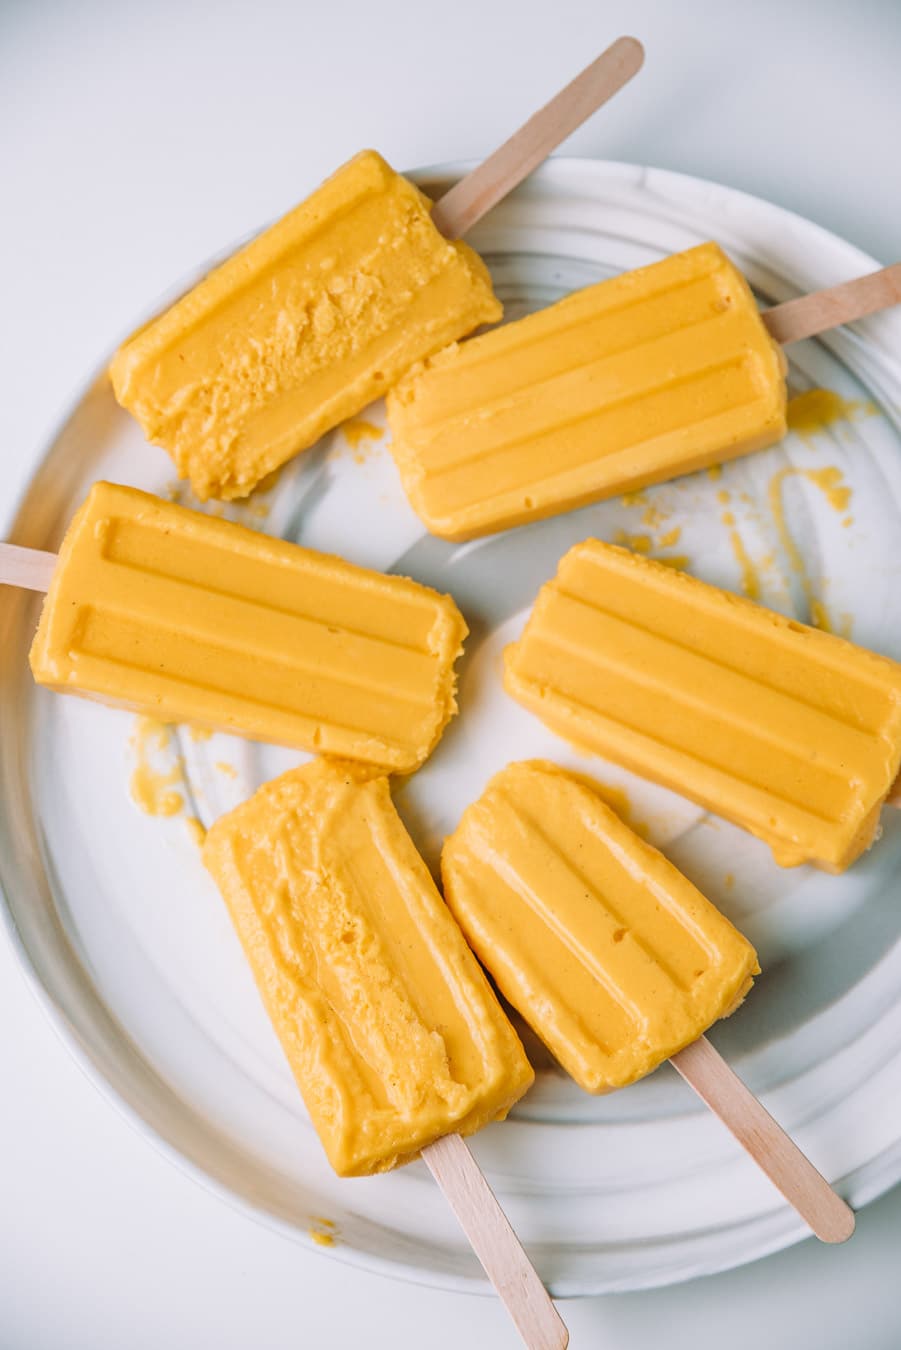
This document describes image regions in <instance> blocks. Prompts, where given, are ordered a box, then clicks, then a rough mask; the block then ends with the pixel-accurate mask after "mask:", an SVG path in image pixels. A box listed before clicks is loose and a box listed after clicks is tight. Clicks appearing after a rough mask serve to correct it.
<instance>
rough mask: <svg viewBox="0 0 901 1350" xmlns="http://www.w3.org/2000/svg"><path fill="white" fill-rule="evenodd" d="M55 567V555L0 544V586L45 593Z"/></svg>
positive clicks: (38, 550) (39, 550) (37, 549)
mask: <svg viewBox="0 0 901 1350" xmlns="http://www.w3.org/2000/svg"><path fill="white" fill-rule="evenodd" d="M55 567H56V554H55V553H44V552H42V551H41V549H39V548H21V547H20V546H19V545H18V544H0V586H22V587H24V589H25V590H27V591H46V590H48V589H49V587H50V578H51V577H52V576H53V569H54V568H55Z"/></svg>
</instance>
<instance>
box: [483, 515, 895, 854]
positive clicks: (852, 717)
mask: <svg viewBox="0 0 901 1350" xmlns="http://www.w3.org/2000/svg"><path fill="white" fill-rule="evenodd" d="M505 685H506V688H507V690H508V692H509V693H511V694H512V695H513V697H514V698H516V699H518V700H519V701H520V702H521V703H523V704H524V705H525V706H526V707H528V708H531V709H532V711H534V712H536V713H537V714H538V716H539V717H541V718H542V720H544V721H545V722H546V723H547V724H548V725H549V726H551V727H552V728H553V729H554V730H556V731H558V732H560V733H561V734H562V735H564V736H566V737H567V738H568V739H571V740H574V741H577V742H580V743H582V744H584V745H586V746H588V747H590V748H592V749H594V750H595V751H597V752H598V753H600V754H602V755H606V756H608V757H609V758H611V759H613V760H615V761H616V762H618V763H621V764H624V765H625V766H626V767H628V768H631V769H633V770H634V771H635V772H637V773H640V774H643V775H644V776H645V777H648V778H652V779H654V780H655V781H657V782H661V783H663V784H664V785H666V786H668V787H671V788H674V789H675V790H676V791H679V792H681V793H682V794H683V795H685V796H688V797H690V798H692V799H693V800H695V801H697V802H699V803H700V804H701V805H703V806H706V807H707V808H708V809H709V810H711V811H713V812H715V813H716V814H719V815H722V816H725V817H726V818H727V819H730V820H733V821H735V823H737V824H740V825H743V826H744V827H745V828H746V829H748V830H750V831H751V832H752V833H754V834H757V835H758V836H759V837H761V838H762V839H764V840H765V841H766V842H767V843H768V844H769V845H770V846H771V848H772V849H773V852H774V854H775V856H776V858H777V860H778V861H779V862H780V863H782V864H783V865H785V866H792V865H795V864H797V863H799V862H803V861H805V860H806V861H814V862H817V863H818V864H819V865H821V866H823V867H826V868H828V869H831V870H842V869H843V868H844V867H846V866H848V865H849V863H850V862H852V861H853V859H854V858H855V857H856V856H857V855H858V854H859V853H860V852H861V851H862V850H863V849H864V848H866V847H867V846H868V845H869V843H870V842H871V841H872V838H873V836H874V834H875V831H876V827H877V820H878V812H879V807H880V805H881V803H882V801H883V800H884V798H885V796H886V794H887V793H888V791H889V789H890V787H891V785H892V783H893V782H894V781H895V778H896V777H897V774H898V769H899V763H901V667H899V666H898V665H897V664H896V663H895V662H892V661H890V660H888V659H887V658H885V657H881V656H878V655H876V654H874V653H872V652H868V651H865V650H863V649H862V648H859V647H855V646H854V645H853V644H851V643H849V642H845V641H844V640H843V639H841V638H838V637H834V636H833V635H831V634H827V633H823V632H820V631H819V630H818V629H814V628H809V627H806V626H805V625H803V624H800V623H797V622H796V621H795V620H793V619H788V618H785V617H784V616H783V615H781V614H776V613H774V612H772V611H769V610H766V609H764V608H762V607H761V606H759V605H755V604H753V603H752V602H751V601H748V600H746V599H744V598H743V597H740V596H735V595H731V594H729V593H728V592H724V591H720V590H718V589H717V588H715V587H712V586H708V585H706V584H705V583H703V582H701V581H698V580H696V579H695V578H693V577H689V576H686V575H682V574H678V573H674V572H673V571H672V569H670V568H666V567H663V566H662V565H660V564H658V563H655V562H653V561H651V560H649V559H646V558H643V557H640V556H639V555H637V554H632V553H630V552H628V551H627V550H625V549H620V548H616V547H614V546H611V545H608V544H603V543H601V542H600V541H598V540H588V541H586V542H585V543H583V544H578V545H576V546H575V547H574V548H573V549H571V550H570V551H569V553H567V554H566V555H565V557H564V558H563V559H562V561H561V563H560V567H559V569H558V573H557V576H556V578H554V580H552V581H550V582H549V583H547V584H546V585H545V586H544V587H542V590H541V591H540V593H539V596H538V599H537V601H536V604H535V607H534V609H533V612H532V615H531V617H530V619H529V621H528V623H527V625H526V628H525V631H524V633H523V635H522V637H521V639H520V640H519V642H518V643H515V644H513V645H512V646H511V647H510V648H508V651H507V653H506V667H505Z"/></svg>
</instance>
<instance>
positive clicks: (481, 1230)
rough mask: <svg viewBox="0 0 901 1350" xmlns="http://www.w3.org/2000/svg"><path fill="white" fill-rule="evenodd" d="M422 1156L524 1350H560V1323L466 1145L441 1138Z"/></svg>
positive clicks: (564, 1340)
mask: <svg viewBox="0 0 901 1350" xmlns="http://www.w3.org/2000/svg"><path fill="white" fill-rule="evenodd" d="M422 1158H423V1162H424V1163H425V1164H426V1166H427V1167H428V1169H429V1171H430V1172H431V1173H432V1176H433V1177H434V1178H435V1180H436V1181H437V1183H438V1185H439V1186H440V1188H441V1190H442V1191H443V1192H444V1196H445V1199H446V1200H447V1202H448V1204H449V1205H450V1207H451V1209H452V1210H453V1212H454V1214H455V1215H456V1217H457V1221H458V1223H459V1224H460V1227H461V1228H462V1229H463V1232H464V1233H465V1234H466V1236H467V1238H468V1239H469V1242H470V1245H471V1247H472V1249H473V1251H474V1252H475V1254H476V1256H477V1257H478V1258H479V1261H480V1262H481V1264H482V1269H483V1270H484V1271H485V1274H486V1275H487V1276H488V1278H489V1280H490V1281H491V1283H492V1284H493V1285H494V1287H495V1289H496V1291H497V1293H498V1295H499V1296H500V1298H501V1301H502V1302H503V1304H504V1306H505V1307H506V1309H507V1311H508V1312H509V1314H510V1316H511V1318H512V1319H513V1322H514V1324H515V1326H516V1329H517V1331H518V1332H519V1334H520V1336H521V1337H522V1339H523V1341H524V1342H525V1344H526V1345H527V1346H528V1347H529V1350H566V1347H567V1346H568V1345H569V1331H568V1330H567V1328H566V1324H565V1323H564V1321H563V1319H562V1318H561V1316H560V1314H559V1313H558V1312H557V1309H556V1308H555V1307H554V1304H553V1302H552V1300H551V1296H550V1294H548V1292H547V1290H546V1289H545V1287H544V1285H543V1284H542V1283H541V1280H540V1278H539V1276H538V1273H537V1271H536V1270H535V1267H534V1266H533V1265H532V1263H531V1262H530V1260H529V1258H528V1256H527V1255H526V1253H525V1251H524V1250H523V1248H522V1245H521V1244H520V1241H519V1239H518V1238H517V1236H516V1234H515V1233H514V1231H513V1229H512V1228H511V1227H510V1223H509V1221H508V1219H507V1216H506V1215H505V1213H504V1211H503V1210H502V1209H501V1207H500V1204H499V1203H498V1200H497V1197H496V1196H495V1194H494V1192H493V1191H492V1189H491V1187H490V1186H489V1185H488V1182H487V1181H486V1180H485V1178H484V1176H483V1175H482V1171H481V1169H480V1167H479V1165H478V1163H477V1162H476V1160H475V1158H474V1157H473V1156H472V1154H471V1153H470V1151H469V1148H468V1146H467V1144H466V1142H465V1141H464V1140H463V1139H461V1137H460V1136H459V1135H458V1134H448V1135H444V1137H443V1138H441V1139H438V1140H436V1141H435V1143H434V1144H429V1146H428V1147H427V1148H424V1149H423V1151H422Z"/></svg>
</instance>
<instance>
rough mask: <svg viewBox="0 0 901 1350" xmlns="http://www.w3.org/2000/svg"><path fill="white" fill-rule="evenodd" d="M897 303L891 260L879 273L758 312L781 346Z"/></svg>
mask: <svg viewBox="0 0 901 1350" xmlns="http://www.w3.org/2000/svg"><path fill="white" fill-rule="evenodd" d="M899 302H901V263H892V265H891V267H883V268H882V270H881V271H880V272H870V273H869V274H868V275H867V276H865V277H857V278H856V279H855V280H854V281H845V282H843V283H842V285H841V286H830V287H829V288H828V290H825V291H812V292H811V293H810V295H802V296H800V297H799V298H798V299H797V300H787V301H786V302H785V304H784V305H775V306H774V307H773V308H772V309H767V310H765V311H764V312H763V314H762V315H761V318H762V319H763V322H764V325H765V326H766V329H767V331H768V332H769V334H770V336H771V337H774V338H775V339H776V341H777V342H781V343H782V344H783V346H784V345H785V344H786V343H788V342H800V341H801V339H802V338H808V337H815V336H816V334H817V333H825V332H826V331H827V329H829V328H838V327H840V325H841V324H843V323H853V322H854V320H855V319H863V318H865V316H866V315H867V314H875V313H876V312H877V310H880V309H888V308H889V307H890V306H891V305H897V304H898V303H899Z"/></svg>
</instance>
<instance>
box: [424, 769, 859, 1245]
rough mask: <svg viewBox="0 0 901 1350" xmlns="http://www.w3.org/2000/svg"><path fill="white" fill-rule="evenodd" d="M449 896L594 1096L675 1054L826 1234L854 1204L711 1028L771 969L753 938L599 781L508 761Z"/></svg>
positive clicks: (448, 862)
mask: <svg viewBox="0 0 901 1350" xmlns="http://www.w3.org/2000/svg"><path fill="white" fill-rule="evenodd" d="M441 874H442V878H443V882H444V891H445V895H446V897H447V902H448V904H449V906H450V908H451V909H452V911H453V913H454V914H455V916H456V918H457V919H458V921H459V923H460V926H461V927H462V929H463V931H464V933H465V934H466V936H467V938H468V939H469V942H470V944H471V945H472V947H473V949H474V950H475V952H476V954H477V955H478V956H479V958H480V959H481V961H482V963H483V965H484V966H485V967H486V969H487V970H488V971H489V973H490V974H491V975H492V976H493V977H494V979H495V980H496V982H497V984H498V987H499V988H500V989H501V991H502V992H503V993H504V994H505V995H506V997H507V998H508V999H509V1000H510V1002H511V1003H512V1004H513V1005H514V1007H516V1008H517V1009H518V1011H519V1012H520V1013H521V1014H522V1016H523V1017H524V1018H525V1019H526V1021H527V1022H528V1023H529V1024H530V1026H532V1028H533V1029H534V1030H535V1031H536V1032H537V1034H538V1035H539V1036H540V1037H541V1039H542V1040H543V1041H544V1042H545V1043H546V1044H547V1046H548V1048H549V1049H550V1050H551V1051H552V1052H553V1054H555V1055H556V1056H557V1058H558V1060H559V1061H560V1063H561V1064H562V1065H563V1067H564V1068H565V1069H567V1070H568V1072H569V1073H570V1074H572V1076H573V1077H574V1078H575V1080H576V1082H578V1083H579V1084H580V1085H581V1086H582V1087H583V1088H585V1089H586V1090H587V1091H589V1092H607V1091H609V1090H611V1089H614V1088H618V1087H625V1086H626V1085H627V1084H629V1083H633V1082H635V1081H636V1079H638V1078H641V1077H642V1076H643V1075H645V1074H647V1073H650V1072H651V1071H652V1070H653V1069H655V1068H656V1067H657V1065H658V1064H660V1063H661V1061H662V1060H664V1059H666V1058H669V1059H670V1060H671V1062H672V1064H673V1067H674V1068H675V1069H676V1070H677V1071H678V1072H679V1073H680V1074H681V1076H682V1077H683V1078H684V1079H685V1081H686V1082H687V1083H689V1084H690V1086H691V1087H692V1088H693V1089H694V1091H695V1092H697V1094H698V1095H699V1096H700V1097H701V1099H702V1100H703V1101H704V1102H705V1103H706V1105H708V1106H709V1107H710V1108H711V1110H712V1111H713V1112H714V1114H715V1115H717V1116H718V1117H719V1119H720V1120H721V1121H722V1123H723V1124H724V1125H725V1126H726V1128H727V1129H728V1130H729V1131H730V1132H731V1133H732V1134H733V1135H734V1136H735V1138H736V1139H737V1140H738V1142H739V1143H740V1144H741V1146H742V1147H743V1148H744V1149H746V1151H747V1152H748V1153H749V1154H750V1155H751V1157H752V1158H753V1160H754V1162H755V1163H756V1164H757V1166H758V1167H760V1169H761V1170H762V1171H763V1172H764V1173H765V1174H766V1175H767V1176H768V1177H769V1178H770V1180H771V1181H772V1182H773V1184H774V1185H775V1186H776V1187H777V1188H778V1190H780V1191H781V1192H782V1194H783V1195H784V1197H785V1198H786V1200H788V1202H789V1204H791V1205H792V1206H793V1207H794V1208H795V1209H796V1210H797V1212H798V1213H799V1214H800V1215H801V1217H802V1218H803V1219H804V1220H805V1222H807V1223H808V1224H809V1225H810V1227H811V1228H812V1230H813V1231H814V1233H816V1235H817V1237H819V1238H820V1239H821V1240H822V1241H823V1242H846V1241H847V1240H848V1238H849V1237H850V1236H851V1235H852V1233H853V1232H854V1214H853V1212H852V1211H851V1210H850V1209H849V1208H848V1206H847V1205H846V1204H845V1202H844V1200H842V1199H841V1198H840V1197H839V1196H838V1195H836V1193H835V1192H834V1191H833V1190H832V1188H831V1187H830V1186H829V1184H828V1182H827V1181H826V1179H825V1178H824V1177H823V1176H822V1175H821V1174H820V1173H819V1172H818V1171H817V1169H816V1168H815V1167H814V1165H813V1164H812V1163H811V1162H810V1160H809V1159H808V1158H807V1157H805V1155H804V1154H803V1153H802V1152H801V1150H800V1149H799V1148H798V1146H797V1145H796V1144H795V1143H794V1142H793V1140H792V1139H791V1138H790V1137H789V1136H788V1135H787V1134H786V1133H785V1132H784V1130H782V1128H781V1127H780V1126H779V1124H778V1123H777V1122H776V1121H775V1120H774V1119H773V1117H772V1116H771V1115H770V1114H769V1112H768V1111H767V1110H766V1108H765V1107H764V1106H763V1105H762V1103H761V1102H759V1101H758V1100H757V1098H756V1097H755V1096H754V1095H753V1093H751V1092H750V1091H749V1089H748V1088H747V1087H746V1086H745V1084H744V1083H743V1082H742V1081H741V1079H740V1078H738V1077H737V1076H736V1074H735V1073H734V1072H733V1071H732V1069H730V1068H729V1065H728V1064H727V1063H726V1062H725V1060H723V1059H721V1058H720V1056H719V1055H718V1054H717V1052H716V1050H715V1049H714V1047H713V1046H712V1045H711V1043H710V1041H708V1040H707V1038H706V1037H705V1036H704V1034H703V1033H704V1031H705V1030H706V1028H707V1027H708V1026H710V1024H711V1023H712V1022H714V1021H715V1020H716V1019H717V1018H720V1017H725V1016H728V1015H729V1013H731V1012H732V1011H734V1009H735V1008H736V1007H737V1005H738V1004H739V1003H740V1002H741V1001H742V999H743V998H744V997H745V995H746V994H747V992H748V990H749V989H750V987H751V984H752V982H753V979H754V976H755V975H757V974H758V973H759V967H758V964H757V957H756V954H755V952H754V948H753V947H752V946H751V944H750V943H749V942H748V941H747V940H746V939H745V938H744V937H742V935H741V933H739V932H738V931H737V930H736V929H735V928H733V927H732V925H731V924H730V923H729V922H728V921H727V920H726V919H725V918H724V917H723V916H722V915H721V914H720V913H719V912H718V911H717V910H716V909H715V908H714V907H713V905H711V904H710V902H709V901H708V900H706V899H705V898H704V896H703V895H701V893H700V892H699V891H698V890H696V889H695V887H694V886H692V885H691V883H690V882H689V881H688V880H687V879H686V878H685V877H684V876H682V875H681V873H680V872H678V871H677V870H676V868H674V867H673V866H672V864H671V863H669V862H668V861H667V859H666V858H664V857H663V855H662V854H660V853H658V852H657V850H656V849H654V848H651V846H650V845H649V844H646V843H645V842H644V841H643V840H641V839H639V838H638V836H637V835H635V834H634V833H633V832H632V831H631V830H630V829H629V828H628V826H626V825H624V824H623V822H622V821H621V820H620V819H619V818H618V817H617V816H616V815H614V813H613V812H612V811H611V810H610V808H609V807H608V806H607V805H606V804H605V803H604V802H602V801H601V799H600V797H599V796H598V795H597V793H596V792H595V791H593V790H592V788H591V787H589V786H587V785H586V782H585V781H584V780H583V779H581V778H580V777H578V776H577V775H573V774H570V773H566V772H564V771H563V770H562V769H560V768H558V767H557V766H556V765H554V764H548V763H544V762H541V761H532V762H527V763H522V764H510V765H508V767H507V768H506V769H503V770H502V771H501V772H500V773H499V774H496V775H495V777H494V778H493V779H492V780H491V782H490V783H489V784H488V787H487V788H486V790H485V792H484V793H483V794H482V796H481V797H480V798H479V800H478V801H477V802H475V803H474V804H473V805H471V806H470V807H468V808H467V810H466V811H465V812H464V813H463V817H462V819H461V821H460V824H459V825H458V827H457V829H456V831H455V832H454V834H453V835H451V837H450V838H449V839H448V840H447V841H446V843H445V846H444V851H443V854H442V858H441Z"/></svg>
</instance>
